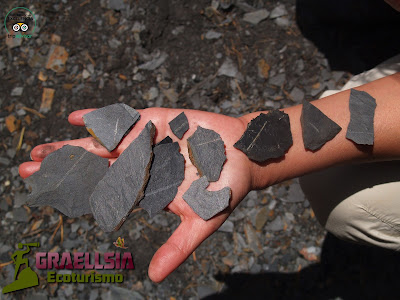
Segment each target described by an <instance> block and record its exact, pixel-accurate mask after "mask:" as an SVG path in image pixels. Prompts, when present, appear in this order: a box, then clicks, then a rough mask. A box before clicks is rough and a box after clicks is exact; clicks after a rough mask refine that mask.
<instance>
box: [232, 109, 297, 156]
mask: <svg viewBox="0 0 400 300" xmlns="http://www.w3.org/2000/svg"><path fill="white" fill-rule="evenodd" d="M292 145H293V140H292V133H291V131H290V121H289V115H287V114H285V113H284V112H281V111H279V110H272V111H270V112H269V113H268V114H260V115H259V116H258V117H256V118H255V119H253V120H251V122H250V123H249V124H248V125H247V129H246V131H245V132H244V134H243V135H242V137H241V138H240V140H238V141H237V142H236V144H235V145H234V147H235V148H237V149H239V150H241V151H243V152H244V153H245V154H246V155H247V156H248V157H249V158H250V159H252V160H254V161H258V162H263V161H266V160H268V159H270V158H278V157H281V156H283V155H285V152H286V151H287V150H288V149H289V148H290V147H291V146H292Z"/></svg>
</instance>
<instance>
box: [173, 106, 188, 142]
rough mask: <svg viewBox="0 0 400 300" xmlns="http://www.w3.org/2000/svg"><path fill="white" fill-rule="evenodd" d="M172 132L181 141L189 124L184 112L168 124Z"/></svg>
mask: <svg viewBox="0 0 400 300" xmlns="http://www.w3.org/2000/svg"><path fill="white" fill-rule="evenodd" d="M168 124H169V127H171V130H172V132H173V133H174V134H175V135H176V136H177V137H178V138H179V139H181V138H182V137H183V135H184V134H185V132H186V131H188V129H189V122H188V119H187V117H186V115H185V113H184V112H182V113H180V114H179V115H178V116H177V117H176V118H175V119H173V120H172V121H171V122H169V123H168Z"/></svg>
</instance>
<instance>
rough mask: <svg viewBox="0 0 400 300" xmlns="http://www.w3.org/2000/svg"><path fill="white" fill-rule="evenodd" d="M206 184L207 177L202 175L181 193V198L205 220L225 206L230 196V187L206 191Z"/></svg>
mask: <svg viewBox="0 0 400 300" xmlns="http://www.w3.org/2000/svg"><path fill="white" fill-rule="evenodd" d="M208 185H209V183H208V181H207V177H205V176H203V177H201V178H200V179H197V180H196V181H193V183H192V185H191V186H190V187H189V189H188V190H187V191H186V193H185V194H183V200H185V201H186V203H187V204H189V206H190V207H191V208H192V209H193V211H194V212H195V213H196V214H197V215H199V217H201V218H202V219H204V220H206V221H207V220H209V219H211V218H212V217H213V216H215V215H216V214H218V213H219V212H221V211H223V210H224V209H225V208H227V207H228V205H229V199H230V197H231V189H230V187H228V186H227V187H224V188H223V189H222V190H219V191H215V192H210V191H207V186H208Z"/></svg>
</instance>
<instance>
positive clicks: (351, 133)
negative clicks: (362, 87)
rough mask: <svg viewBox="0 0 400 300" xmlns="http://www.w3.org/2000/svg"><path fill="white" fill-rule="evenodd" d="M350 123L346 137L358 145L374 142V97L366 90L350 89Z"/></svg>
mask: <svg viewBox="0 0 400 300" xmlns="http://www.w3.org/2000/svg"><path fill="white" fill-rule="evenodd" d="M349 106H350V123H349V126H348V127H347V133H346V138H348V139H349V140H352V141H353V142H355V143H356V144H359V145H373V144H374V115H375V108H376V101H375V98H374V97H372V96H371V95H370V94H368V93H367V92H363V91H357V90H354V89H351V91H350V101H349Z"/></svg>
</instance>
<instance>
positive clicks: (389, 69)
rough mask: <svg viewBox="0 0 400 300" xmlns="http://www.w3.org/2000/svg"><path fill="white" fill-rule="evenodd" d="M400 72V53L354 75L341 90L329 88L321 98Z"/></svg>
mask: <svg viewBox="0 0 400 300" xmlns="http://www.w3.org/2000/svg"><path fill="white" fill-rule="evenodd" d="M397 72H400V55H397V56H395V57H392V58H391V59H389V60H387V61H385V62H383V63H381V64H379V65H378V66H376V67H375V68H373V69H371V70H368V71H365V72H363V73H361V74H358V75H355V76H353V77H352V78H351V79H350V80H349V81H348V82H347V83H346V84H345V85H344V86H343V88H342V89H341V90H327V91H325V92H323V93H322V95H321V98H324V97H328V96H330V95H333V94H336V93H338V92H340V91H345V90H348V89H352V88H355V87H358V86H360V85H363V84H366V83H367V82H371V81H374V80H378V79H381V78H383V77H385V76H389V75H393V74H395V73H397Z"/></svg>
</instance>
